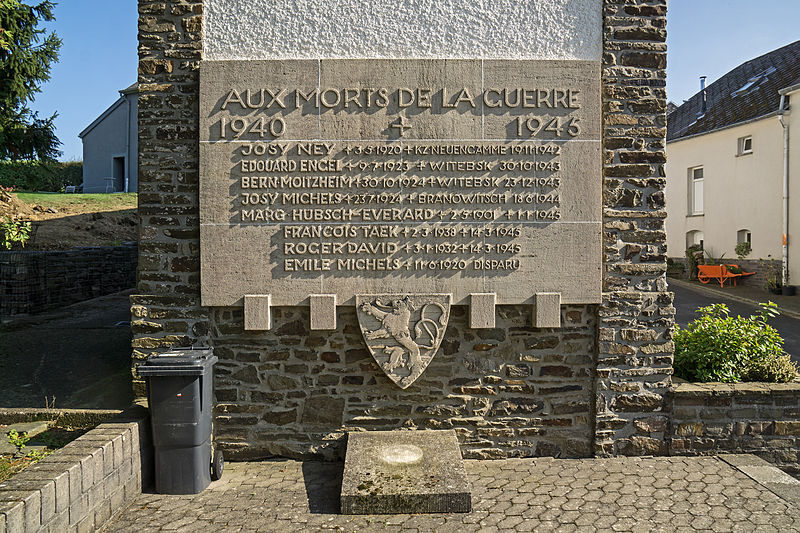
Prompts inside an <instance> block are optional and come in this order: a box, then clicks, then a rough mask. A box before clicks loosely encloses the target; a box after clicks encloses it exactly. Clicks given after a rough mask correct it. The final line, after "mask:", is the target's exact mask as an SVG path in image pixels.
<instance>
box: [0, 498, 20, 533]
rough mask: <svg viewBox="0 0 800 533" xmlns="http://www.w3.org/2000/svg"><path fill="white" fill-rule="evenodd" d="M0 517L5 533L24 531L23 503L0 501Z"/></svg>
mask: <svg viewBox="0 0 800 533" xmlns="http://www.w3.org/2000/svg"><path fill="white" fill-rule="evenodd" d="M0 516H2V517H4V518H5V524H6V532H7V533H23V532H24V531H25V503H24V502H23V501H22V500H18V501H6V502H4V501H2V500H0Z"/></svg>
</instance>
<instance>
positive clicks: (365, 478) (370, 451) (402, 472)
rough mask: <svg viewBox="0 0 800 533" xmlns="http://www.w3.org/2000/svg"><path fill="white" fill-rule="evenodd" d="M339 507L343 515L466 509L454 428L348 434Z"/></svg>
mask: <svg viewBox="0 0 800 533" xmlns="http://www.w3.org/2000/svg"><path fill="white" fill-rule="evenodd" d="M341 505H342V514H400V513H467V512H469V511H470V510H471V509H472V495H471V493H470V484H469V481H468V480H467V473H466V471H465V470H464V464H463V463H462V459H461V450H460V449H459V447H458V440H457V439H456V434H455V432H454V431H452V430H445V431H368V432H363V433H349V434H348V438H347V455H346V457H345V465H344V479H343V480H342V497H341Z"/></svg>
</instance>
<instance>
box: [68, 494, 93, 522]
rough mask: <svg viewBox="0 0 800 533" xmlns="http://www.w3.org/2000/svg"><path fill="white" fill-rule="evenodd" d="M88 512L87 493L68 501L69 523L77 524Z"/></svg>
mask: <svg viewBox="0 0 800 533" xmlns="http://www.w3.org/2000/svg"><path fill="white" fill-rule="evenodd" d="M88 512H89V495H88V494H81V496H80V497H78V498H75V499H74V500H72V501H71V502H70V503H69V525H71V526H77V525H78V523H79V522H80V521H81V520H83V519H84V518H85V517H86V513H88Z"/></svg>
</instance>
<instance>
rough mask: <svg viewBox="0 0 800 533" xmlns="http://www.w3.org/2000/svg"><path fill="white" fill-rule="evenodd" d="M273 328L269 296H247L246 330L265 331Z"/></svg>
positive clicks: (245, 307) (245, 309)
mask: <svg viewBox="0 0 800 533" xmlns="http://www.w3.org/2000/svg"><path fill="white" fill-rule="evenodd" d="M271 328H272V314H271V311H270V295H269V294H246V295H245V297H244V329H245V330H246V331H265V330H268V329H271Z"/></svg>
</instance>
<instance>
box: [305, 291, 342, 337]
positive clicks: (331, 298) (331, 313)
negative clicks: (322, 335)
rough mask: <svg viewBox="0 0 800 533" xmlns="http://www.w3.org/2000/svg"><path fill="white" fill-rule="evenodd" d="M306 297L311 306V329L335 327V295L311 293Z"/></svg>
mask: <svg viewBox="0 0 800 533" xmlns="http://www.w3.org/2000/svg"><path fill="white" fill-rule="evenodd" d="M308 299H309V301H310V306H311V329H312V330H318V329H319V330H331V329H336V295H335V294H311V295H309V296H308Z"/></svg>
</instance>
